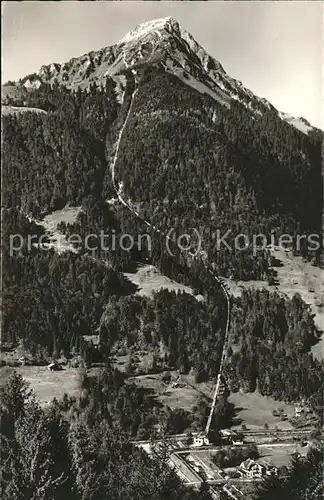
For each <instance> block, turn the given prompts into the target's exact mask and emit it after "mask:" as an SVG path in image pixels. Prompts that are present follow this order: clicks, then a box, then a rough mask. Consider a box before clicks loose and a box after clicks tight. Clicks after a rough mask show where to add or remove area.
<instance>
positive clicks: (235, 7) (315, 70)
mask: <svg viewBox="0 0 324 500" xmlns="http://www.w3.org/2000/svg"><path fill="white" fill-rule="evenodd" d="M323 5H324V4H323V3H322V2H321V1H313V2H311V1H307V2H303V1H296V2H293V1H288V2H284V1H278V2H267V1H262V2H242V1H237V2H228V1H219V2H165V1H160V2H138V1H132V2H124V1H122V2H114V1H113V2H109V1H107V2H101V1H100V2H98V1H97V2H93V1H83V2H80V1H77V2H73V1H63V2H50V1H47V2H33V1H24V2H11V1H10V2H3V3H2V82H5V81H7V80H16V79H18V78H20V77H23V76H25V75H27V74H29V73H33V72H36V71H38V70H39V68H40V66H42V65H43V64H49V63H52V62H59V63H62V62H66V61H67V60H69V59H70V58H71V57H77V56H79V55H81V54H84V53H86V52H89V51H91V50H96V49H99V48H102V47H105V46H108V45H113V44H114V43H116V42H117V41H118V40H119V39H121V38H122V37H123V36H124V35H125V34H126V33H127V32H128V31H130V30H131V29H133V28H134V27H135V26H136V25H137V24H139V23H141V22H143V21H148V20H152V19H155V18H160V17H167V16H172V17H174V18H175V19H176V20H177V21H178V22H179V23H180V24H181V26H182V27H183V28H185V29H186V30H187V31H189V32H190V33H191V34H192V35H193V37H194V38H195V39H196V40H197V41H198V42H199V43H200V45H202V46H203V47H204V48H205V49H206V50H207V52H208V53H209V54H210V55H212V56H213V57H215V58H216V59H217V60H218V61H220V63H221V64H222V65H223V67H224V69H225V71H226V72H227V73H228V74H229V75H230V76H232V77H234V78H236V79H238V80H240V81H242V83H243V84H244V86H246V87H248V88H249V89H251V90H252V91H253V92H254V93H255V94H256V95H258V96H260V97H265V98H267V99H268V100H269V101H270V102H271V103H272V104H273V105H274V106H275V107H276V108H278V109H280V110H281V111H285V112H288V113H291V114H292V115H294V116H303V117H305V118H307V119H308V120H309V121H310V122H311V123H312V124H313V125H315V126H318V127H321V128H322V129H323V128H324V110H323V75H324V73H323V70H322V67H323V64H324V56H323V47H324V44H323V42H324V40H323Z"/></svg>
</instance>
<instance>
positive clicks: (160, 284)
mask: <svg viewBox="0 0 324 500" xmlns="http://www.w3.org/2000/svg"><path fill="white" fill-rule="evenodd" d="M125 276H126V277H127V278H128V279H129V280H130V281H131V282H132V283H134V285H136V286H138V288H139V290H138V292H137V293H138V295H143V296H146V297H152V295H153V293H154V292H157V291H159V290H161V289H165V288H166V289H168V290H174V291H176V292H177V291H181V292H185V293H189V294H191V295H193V290H192V289H191V288H190V287H188V286H185V285H182V284H181V283H177V282H176V281H173V280H171V279H170V278H167V277H166V276H163V274H161V273H160V271H159V270H158V269H157V268H156V267H154V266H151V265H146V266H141V267H139V268H138V270H137V271H136V273H125ZM196 298H197V300H202V299H203V298H202V296H201V295H196Z"/></svg>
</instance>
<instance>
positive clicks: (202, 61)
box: [3, 17, 316, 134]
mask: <svg viewBox="0 0 324 500" xmlns="http://www.w3.org/2000/svg"><path fill="white" fill-rule="evenodd" d="M158 63H159V64H161V65H162V66H163V68H164V70H165V71H167V72H169V73H171V74H173V75H175V76H176V77H177V78H179V79H180V80H181V81H182V82H184V83H186V84H187V85H189V86H191V87H193V88H195V89H196V90H197V91H199V92H201V93H203V94H208V95H210V96H211V97H212V98H213V99H214V100H216V101H218V102H220V103H222V104H223V105H224V106H227V107H230V105H231V103H232V102H233V101H239V102H240V103H241V104H242V105H244V106H245V107H246V109H247V110H248V111H249V112H251V113H252V114H253V115H254V116H255V117H260V116H263V115H264V114H266V113H267V112H269V111H272V112H276V113H278V112H277V110H276V109H275V108H274V106H272V104H271V103H269V101H267V100H266V99H264V98H259V97H257V96H255V95H254V94H253V92H251V91H250V90H249V89H247V88H246V87H244V86H243V85H242V83H241V82H240V81H238V80H235V79H234V78H231V77H230V76H229V75H228V74H227V73H226V72H225V70H224V68H223V67H222V65H221V64H220V62H219V61H217V60H216V59H215V58H213V57H211V56H210V55H209V54H208V53H207V52H206V51H205V50H204V49H203V47H201V45H199V43H198V42H197V41H196V40H195V39H194V38H193V36H192V35H191V34H190V33H189V32H188V31H186V30H185V29H184V28H182V27H181V25H180V24H179V23H178V22H177V21H176V20H175V19H173V18H172V17H166V18H162V19H155V20H153V21H147V22H144V23H141V24H140V25H138V26H137V27H136V28H135V29H134V30H132V31H130V32H129V33H128V34H127V35H125V36H124V37H123V38H122V39H121V40H120V41H119V42H117V43H116V44H115V45H112V46H110V47H104V48H102V49H100V50H97V51H91V52H89V53H87V54H84V55H82V56H80V57H74V58H72V59H70V60H69V61H68V62H66V63H63V64H60V63H52V64H49V65H44V66H42V67H41V68H40V70H39V71H38V72H37V73H33V74H31V75H27V76H26V77H24V78H22V79H21V80H20V81H19V83H18V84H16V86H17V85H18V86H19V87H21V88H22V89H21V90H22V91H23V89H33V88H38V87H39V86H40V85H41V84H42V83H50V84H53V83H54V82H55V83H59V84H62V85H64V86H66V87H67V88H71V89H76V88H78V87H79V86H80V87H81V88H89V86H90V85H91V84H92V83H96V85H98V86H104V85H105V81H106V79H107V77H110V78H113V79H114V81H115V82H116V90H117V92H118V93H119V95H122V93H123V91H124V90H125V85H126V82H125V75H126V74H127V72H128V71H129V70H132V71H136V70H137V69H138V68H140V67H142V66H143V65H146V66H147V65H155V64H158ZM16 92H17V89H16ZM11 93H13V92H12V91H11ZM3 96H4V99H5V102H6V99H8V92H6V87H5V89H4V91H3ZM278 116H279V118H281V119H282V120H285V121H287V123H289V124H291V125H292V126H294V127H295V128H297V129H298V130H300V131H302V132H304V133H306V134H307V133H308V132H309V131H310V130H316V129H315V127H312V126H311V125H310V124H309V123H308V122H307V123H306V124H305V120H304V119H299V118H293V117H291V116H290V115H287V114H286V113H280V112H279V113H278Z"/></svg>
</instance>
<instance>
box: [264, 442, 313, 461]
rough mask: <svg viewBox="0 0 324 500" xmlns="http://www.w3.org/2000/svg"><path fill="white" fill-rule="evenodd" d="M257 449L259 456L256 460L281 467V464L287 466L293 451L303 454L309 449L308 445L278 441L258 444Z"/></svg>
mask: <svg viewBox="0 0 324 500" xmlns="http://www.w3.org/2000/svg"><path fill="white" fill-rule="evenodd" d="M258 450H259V453H260V458H259V459H258V460H261V461H262V460H264V461H265V462H269V463H271V464H272V465H275V466H276V467H281V466H283V465H286V466H288V465H289V464H290V459H291V455H293V454H294V453H299V454H300V455H302V456H305V455H306V453H307V451H308V450H309V447H308V446H301V445H300V444H299V443H294V444H293V443H280V444H272V445H259V446H258Z"/></svg>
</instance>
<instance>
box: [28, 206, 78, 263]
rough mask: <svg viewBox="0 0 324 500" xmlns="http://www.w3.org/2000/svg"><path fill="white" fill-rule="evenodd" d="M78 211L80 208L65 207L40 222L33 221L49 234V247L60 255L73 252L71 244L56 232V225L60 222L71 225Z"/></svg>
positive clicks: (61, 234)
mask: <svg viewBox="0 0 324 500" xmlns="http://www.w3.org/2000/svg"><path fill="white" fill-rule="evenodd" d="M80 210H81V207H69V206H67V207H65V208H63V209H62V210H55V212H52V213H50V214H48V215H46V216H45V217H44V219H43V220H41V221H35V222H37V223H38V224H40V225H42V226H43V227H44V228H45V230H46V232H47V233H48V234H49V240H50V243H51V246H53V248H55V250H56V251H57V252H58V253H62V252H64V251H72V252H75V249H74V247H73V245H72V243H70V242H69V241H68V240H67V238H66V237H65V235H64V234H63V233H61V232H60V231H58V229H57V225H58V224H59V223H60V222H65V223H66V224H73V223H74V222H75V221H76V218H77V216H78V214H79V212H80Z"/></svg>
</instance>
